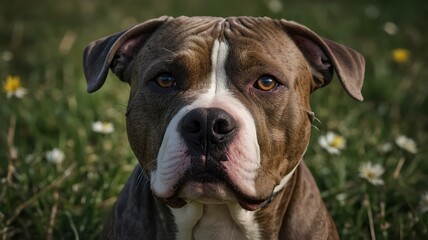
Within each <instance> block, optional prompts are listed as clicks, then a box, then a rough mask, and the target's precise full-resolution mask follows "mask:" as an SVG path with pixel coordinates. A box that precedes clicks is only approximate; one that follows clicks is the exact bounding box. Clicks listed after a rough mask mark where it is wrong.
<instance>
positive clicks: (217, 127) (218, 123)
mask: <svg viewBox="0 0 428 240" xmlns="http://www.w3.org/2000/svg"><path fill="white" fill-rule="evenodd" d="M233 129H235V126H234V124H231V123H230V120H228V119H224V118H221V119H216V120H215V121H214V124H213V132H214V133H217V134H223V135H224V134H228V133H230V132H232V131H233Z"/></svg>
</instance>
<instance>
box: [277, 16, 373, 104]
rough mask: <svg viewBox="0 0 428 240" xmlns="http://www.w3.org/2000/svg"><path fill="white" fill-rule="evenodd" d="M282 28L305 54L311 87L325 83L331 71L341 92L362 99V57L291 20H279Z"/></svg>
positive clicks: (363, 64)
mask: <svg viewBox="0 0 428 240" xmlns="http://www.w3.org/2000/svg"><path fill="white" fill-rule="evenodd" d="M281 25H282V27H283V29H284V31H285V32H286V33H287V34H288V35H289V36H290V37H291V38H292V40H293V41H294V43H295V44H296V45H297V47H298V48H299V49H300V51H301V52H302V53H303V55H304V56H305V58H306V60H307V61H308V63H309V65H310V66H311V68H312V69H311V70H312V75H313V80H314V81H313V86H312V90H315V89H318V88H321V87H323V86H326V85H327V84H329V83H330V82H331V80H332V78H333V71H335V72H336V74H337V75H338V77H339V80H340V82H341V84H342V86H343V88H344V89H345V91H346V92H347V93H348V94H349V95H350V96H351V97H353V98H354V99H356V100H358V101H362V100H363V96H362V94H361V88H362V86H363V81H364V69H365V61H364V57H363V56H362V55H361V54H359V53H358V52H356V51H354V50H353V49H351V48H348V47H346V46H343V45H341V44H338V43H335V42H333V41H330V40H328V39H325V38H322V37H320V36H318V35H317V34H316V33H314V32H313V31H312V30H310V29H309V28H307V27H305V26H303V25H300V24H298V23H296V22H293V21H286V20H281Z"/></svg>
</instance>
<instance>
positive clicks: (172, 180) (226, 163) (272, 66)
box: [85, 17, 364, 210]
mask: <svg viewBox="0 0 428 240" xmlns="http://www.w3.org/2000/svg"><path fill="white" fill-rule="evenodd" d="M108 67H110V68H111V69H112V70H113V72H115V73H116V75H118V76H119V78H121V79H122V80H123V81H126V82H128V83H129V84H130V86H131V94H130V98H129V103H128V109H127V129H128V136H129V142H130V144H131V147H132V149H133V151H134V153H135V154H136V156H137V158H138V160H139V161H140V164H141V166H142V167H143V169H144V172H145V173H146V174H147V176H148V177H149V178H150V182H151V189H152V191H153V193H154V194H155V195H156V196H158V197H159V198H162V199H165V201H166V202H167V203H168V204H169V205H170V206H171V207H181V206H183V205H184V204H185V203H186V201H198V202H201V203H206V204H220V203H227V202H231V201H235V202H236V201H237V202H239V203H240V205H241V206H242V207H243V208H245V209H247V210H255V209H258V208H259V207H261V206H263V204H264V203H266V202H267V201H269V199H270V198H271V197H272V196H273V194H274V193H275V192H277V191H279V190H281V189H282V188H283V187H284V185H285V184H286V182H287V180H288V179H289V178H290V174H291V173H292V172H293V171H294V169H295V167H296V166H297V165H298V163H299V161H300V160H301V158H302V156H303V154H304V152H305V150H306V147H307V145H308V141H309V134H310V128H311V120H312V117H313V116H312V114H311V112H310V106H309V95H310V93H311V92H312V91H314V90H315V89H317V88H320V87H322V86H324V85H326V84H328V83H329V82H330V81H331V78H332V74H333V71H334V70H335V71H336V72H337V73H338V75H339V77H340V79H341V83H342V85H343V86H344V88H345V90H347V92H348V93H349V94H350V95H351V96H353V97H354V98H356V99H361V95H360V89H361V84H362V75H363V71H364V62H363V60H362V58H361V56H360V55H359V54H357V53H356V52H354V51H352V50H350V49H347V48H346V47H343V46H341V45H338V44H336V43H333V42H330V41H328V40H324V39H322V38H320V37H318V36H317V35H316V34H314V33H313V32H311V31H310V30H308V29H307V28H305V27H303V26H301V25H298V24H295V23H292V22H287V21H274V20H271V19H268V18H228V19H221V18H185V17H180V18H175V19H173V18H161V19H155V20H152V21H148V22H145V23H143V24H141V25H138V26H136V27H134V28H132V29H130V30H128V31H125V32H122V33H118V34H116V35H112V36H110V37H107V38H104V39H102V40H99V41H97V42H94V43H93V44H91V45H90V46H88V48H87V49H86V50H85V73H86V76H87V79H88V83H89V88H88V89H89V91H95V90H97V89H98V88H99V87H101V85H102V83H103V82H104V79H105V76H106V74H107V71H108Z"/></svg>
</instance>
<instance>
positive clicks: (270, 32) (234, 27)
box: [151, 17, 285, 54]
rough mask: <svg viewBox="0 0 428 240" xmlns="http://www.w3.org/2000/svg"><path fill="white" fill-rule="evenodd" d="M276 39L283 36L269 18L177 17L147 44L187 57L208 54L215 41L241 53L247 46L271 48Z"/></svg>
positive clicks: (275, 23)
mask: <svg viewBox="0 0 428 240" xmlns="http://www.w3.org/2000/svg"><path fill="white" fill-rule="evenodd" d="M280 37H285V33H283V31H281V28H280V26H279V25H278V23H277V22H276V21H274V20H272V19H270V18H253V17H230V18H218V17H178V18H172V19H169V20H167V21H166V22H165V24H164V25H163V26H162V27H160V28H159V29H158V31H157V32H156V34H155V35H154V36H153V38H152V41H151V42H152V44H153V45H154V46H155V47H156V48H158V49H161V50H165V51H170V52H174V53H175V54H189V53H190V52H191V51H202V52H206V51H208V52H209V51H210V50H211V48H212V46H213V43H214V41H215V40H218V41H226V42H227V44H228V45H230V46H231V47H233V48H238V49H241V48H243V47H249V45H251V46H254V45H264V46H272V43H274V42H276V40H277V38H280ZM154 46H152V50H155V49H154Z"/></svg>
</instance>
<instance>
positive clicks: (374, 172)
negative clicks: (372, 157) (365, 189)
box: [358, 162, 385, 186]
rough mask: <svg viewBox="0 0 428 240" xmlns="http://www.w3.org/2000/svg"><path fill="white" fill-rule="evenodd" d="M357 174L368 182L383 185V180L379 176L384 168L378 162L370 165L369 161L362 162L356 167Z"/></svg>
mask: <svg viewBox="0 0 428 240" xmlns="http://www.w3.org/2000/svg"><path fill="white" fill-rule="evenodd" d="M358 171H359V174H358V176H359V177H361V178H364V179H366V180H367V181H368V182H369V183H371V184H373V185H375V186H377V185H383V183H384V182H383V180H382V179H381V178H380V177H381V176H382V174H383V173H384V172H385V169H384V168H383V167H382V166H381V165H380V164H378V163H377V164H374V165H372V163H371V162H365V163H362V164H361V166H360V167H359V168H358Z"/></svg>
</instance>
